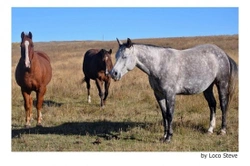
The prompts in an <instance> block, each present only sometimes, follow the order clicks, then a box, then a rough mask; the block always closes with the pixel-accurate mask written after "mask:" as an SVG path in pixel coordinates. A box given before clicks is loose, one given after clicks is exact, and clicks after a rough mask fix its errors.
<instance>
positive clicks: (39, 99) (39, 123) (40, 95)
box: [36, 87, 46, 126]
mask: <svg viewBox="0 0 250 166" xmlns="http://www.w3.org/2000/svg"><path fill="white" fill-rule="evenodd" d="M45 92H46V87H40V89H39V90H38V91H37V92H36V98H37V103H36V109H37V126H42V113H41V109H42V105H43V97H44V94H45Z"/></svg>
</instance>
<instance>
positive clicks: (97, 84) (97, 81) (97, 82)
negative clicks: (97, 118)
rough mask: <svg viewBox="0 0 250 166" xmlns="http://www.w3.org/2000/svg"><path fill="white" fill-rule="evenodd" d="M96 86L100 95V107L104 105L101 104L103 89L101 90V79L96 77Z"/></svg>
mask: <svg viewBox="0 0 250 166" xmlns="http://www.w3.org/2000/svg"><path fill="white" fill-rule="evenodd" d="M95 82H96V86H97V89H98V91H99V96H100V99H101V107H103V106H104V104H103V91H102V88H103V81H102V80H99V79H96V81H95Z"/></svg>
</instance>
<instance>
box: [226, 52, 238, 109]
mask: <svg viewBox="0 0 250 166" xmlns="http://www.w3.org/2000/svg"><path fill="white" fill-rule="evenodd" d="M228 59H229V63H230V80H229V87H228V90H229V101H228V105H229V104H230V102H231V100H232V98H233V94H234V91H235V89H236V86H237V83H238V66H237V64H236V63H235V61H234V60H233V59H231V58H230V57H229V56H228Z"/></svg>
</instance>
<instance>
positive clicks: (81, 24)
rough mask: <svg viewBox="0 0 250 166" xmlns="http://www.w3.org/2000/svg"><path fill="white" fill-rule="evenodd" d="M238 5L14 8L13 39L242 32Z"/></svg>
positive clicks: (149, 36) (153, 36) (64, 38)
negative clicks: (23, 34)
mask: <svg viewBox="0 0 250 166" xmlns="http://www.w3.org/2000/svg"><path fill="white" fill-rule="evenodd" d="M238 22H239V20H238V7H233V8H232V7H216V8H215V7H212V8H209V7H193V8H190V7H184V8H181V7H176V8H173V7H162V8H152V7H149V8H142V7H137V8H125V7H112V8H97V7H92V8H90V7H79V8H76V7H73V8H65V7H55V8H53V7H45V8H34V7H31V8H24V7H12V8H11V41H12V42H20V34H21V32H22V31H24V32H29V31H31V32H32V33H33V40H34V41H37V42H38V41H74V40H105V41H107V40H116V37H117V38H119V39H126V38H128V37H129V38H131V39H139V38H165V37H185V36H208V35H232V34H238Z"/></svg>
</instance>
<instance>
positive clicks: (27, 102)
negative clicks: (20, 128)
mask: <svg viewBox="0 0 250 166" xmlns="http://www.w3.org/2000/svg"><path fill="white" fill-rule="evenodd" d="M30 94H31V91H28V92H26V91H25V90H23V89H22V95H23V98H24V108H25V112H26V118H25V121H26V124H25V127H26V128H29V127H30V121H31V120H32V104H33V103H32V97H31V95H30Z"/></svg>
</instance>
